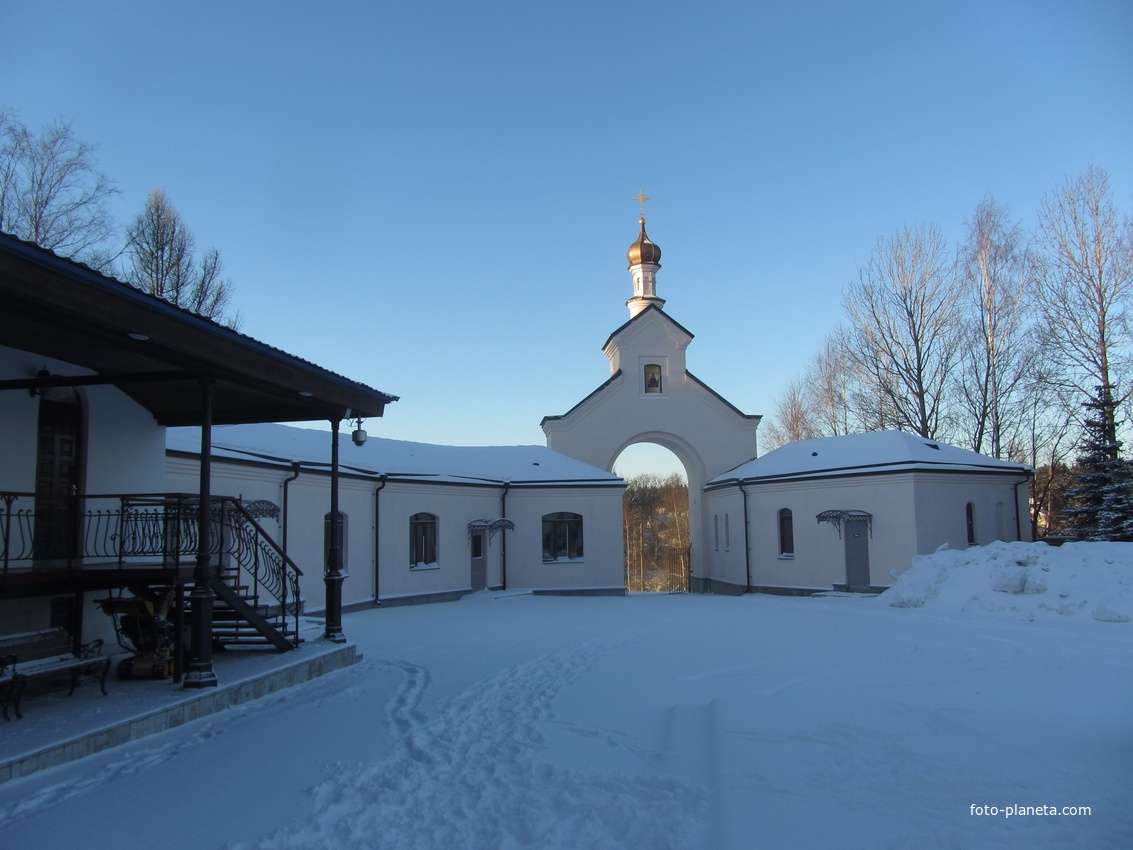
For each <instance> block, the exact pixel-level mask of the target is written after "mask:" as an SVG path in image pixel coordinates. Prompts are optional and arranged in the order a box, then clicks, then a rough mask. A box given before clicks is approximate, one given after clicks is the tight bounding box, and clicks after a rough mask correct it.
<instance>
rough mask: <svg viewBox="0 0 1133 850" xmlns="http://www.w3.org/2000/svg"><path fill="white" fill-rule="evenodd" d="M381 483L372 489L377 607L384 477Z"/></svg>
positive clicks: (375, 599)
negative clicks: (381, 495) (381, 502)
mask: <svg viewBox="0 0 1133 850" xmlns="http://www.w3.org/2000/svg"><path fill="white" fill-rule="evenodd" d="M380 481H381V484H380V485H379V486H378V487H377V488H375V490H374V604H375V605H377V606H378V607H379V608H380V607H381V605H382V593H381V584H380V580H381V574H382V569H381V565H382V547H381V542H382V511H381V504H380V501H381V500H380V499H379V498H378V494H379V493H381V492H382V490H384V489H385V487H386V477H385V476H384V475H383V476H382V477H381V479H380Z"/></svg>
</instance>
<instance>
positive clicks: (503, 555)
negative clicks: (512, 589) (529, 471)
mask: <svg viewBox="0 0 1133 850" xmlns="http://www.w3.org/2000/svg"><path fill="white" fill-rule="evenodd" d="M510 487H511V484H509V483H508V482H506V481H505V482H504V490H503V492H502V493H500V519H507V491H508V489H509V488H510ZM500 584H502V585H503V590H507V529H506V528H505V529H503V531H501V532H500Z"/></svg>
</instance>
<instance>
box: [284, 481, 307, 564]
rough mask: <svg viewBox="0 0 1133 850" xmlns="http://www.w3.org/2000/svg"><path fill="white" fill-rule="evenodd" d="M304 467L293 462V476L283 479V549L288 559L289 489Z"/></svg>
mask: <svg viewBox="0 0 1133 850" xmlns="http://www.w3.org/2000/svg"><path fill="white" fill-rule="evenodd" d="M302 466H303V464H301V463H300V462H299V461H297V460H293V461H291V472H292V475H291V477H290V478H284V479H283V547H282V548H283V557H284V558H286V557H287V519H288V516H289V514H288V502H287V487H288V485H289V484H290V483H291V482H292V481H294V480H295V479H296V478H298V477H299V470H300V469H301V468H302Z"/></svg>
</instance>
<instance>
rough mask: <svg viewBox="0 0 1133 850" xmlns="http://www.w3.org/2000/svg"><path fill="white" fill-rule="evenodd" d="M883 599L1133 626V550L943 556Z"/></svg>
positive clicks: (1084, 546) (1095, 546)
mask: <svg viewBox="0 0 1133 850" xmlns="http://www.w3.org/2000/svg"><path fill="white" fill-rule="evenodd" d="M880 598H881V599H882V600H884V602H886V603H887V604H889V605H891V606H893V607H894V608H922V607H924V608H931V609H935V610H938V611H944V612H973V611H987V612H991V613H996V614H1008V615H1014V616H1017V617H1019V618H1022V619H1025V620H1035V619H1038V618H1043V617H1090V618H1093V619H1094V620H1098V621H1100V622H1106V623H1127V622H1129V621H1130V618H1131V617H1133V544H1131V543H1067V544H1065V545H1064V546H1061V547H1054V546H1048V545H1046V544H1045V543H992V544H991V545H989V546H974V547H971V548H969V549H964V550H957V551H950V550H941V551H938V552H935V553H933V554H932V555H920V556H918V557H916V558H914V559H913V565H912V567H911V568H910V569H909V570H908V571H907V572H905V573H904V574H903V575H901V576H900V577H899V578H898V581H897V584H896V585H894V586H893V587H892V588H890V589H889V590H887V591H886V592H885V593H883V594H882V595H881V597H880Z"/></svg>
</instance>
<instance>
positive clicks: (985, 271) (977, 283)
mask: <svg viewBox="0 0 1133 850" xmlns="http://www.w3.org/2000/svg"><path fill="white" fill-rule="evenodd" d="M1007 216H1008V213H1007V210H1006V209H1005V208H1004V207H1002V206H1001V205H1000V204H998V203H996V201H995V200H994V199H993V198H986V199H985V200H983V201H982V202H981V203H980V204H979V206H978V207H977V208H976V213H975V216H974V217H973V218H972V220H971V221H970V222H968V240H967V243H966V244H965V246H964V247H963V249H962V251H961V264H962V266H961V267H962V273H961V283H962V286H963V293H964V298H963V300H964V302H966V307H967V311H966V312H967V315H968V317H969V320H968V322H967V327H966V328H965V338H964V344H962V345H961V346H960V362H959V367H960V368H959V369H958V370H957V380H956V387H957V397H958V400H959V407H960V410H961V411H962V413H963V424H962V428H963V430H964V432H965V434H966V436H967V441H968V444H969V446H970V448H971V449H973V450H974V451H977V452H986V453H988V454H991V455H992V456H994V457H997V458H1002V457H1003V455H1004V452H1005V451H1007V449H1008V444H1009V443H1010V442H1011V437H1012V435H1013V434H1014V433H1015V432H1016V431H1017V429H1018V426H1019V424H1020V418H1019V414H1020V412H1021V411H1020V406H1021V402H1022V398H1021V393H1022V391H1023V390H1024V389H1025V388H1026V387H1027V386H1028V382H1027V378H1028V375H1029V374H1030V369H1031V366H1032V365H1033V359H1034V355H1035V343H1034V341H1033V337H1031V336H1030V335H1029V334H1028V331H1029V328H1028V312H1029V311H1028V303H1029V302H1028V299H1027V297H1026V295H1027V281H1028V276H1027V273H1026V272H1027V264H1026V251H1025V249H1024V247H1023V232H1022V230H1021V229H1020V228H1019V226H1018V225H1013V224H1009V223H1008V221H1007Z"/></svg>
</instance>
